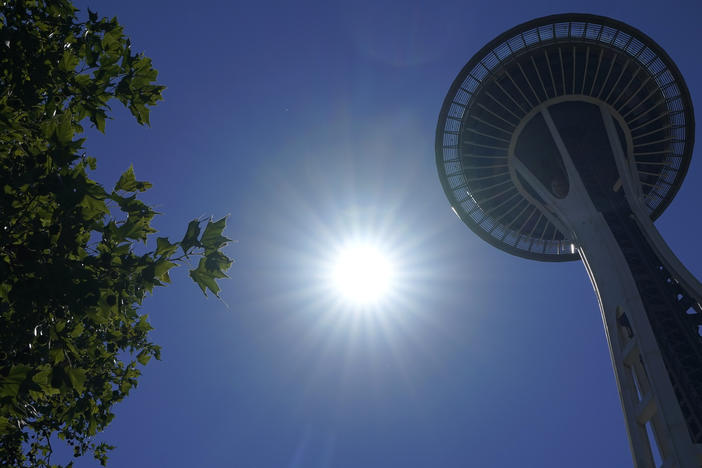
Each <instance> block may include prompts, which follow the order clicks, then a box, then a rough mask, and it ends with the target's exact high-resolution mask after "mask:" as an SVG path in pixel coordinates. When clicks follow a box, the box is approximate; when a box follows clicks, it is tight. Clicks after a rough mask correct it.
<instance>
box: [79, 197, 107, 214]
mask: <svg viewBox="0 0 702 468" xmlns="http://www.w3.org/2000/svg"><path fill="white" fill-rule="evenodd" d="M79 206H80V207H81V208H82V212H83V216H85V218H86V219H100V218H102V217H103V216H104V215H106V214H109V213H110V210H109V209H108V208H107V205H106V204H105V201H104V200H100V199H98V198H95V197H93V196H91V195H86V196H85V197H83V201H81V202H80V205H79Z"/></svg>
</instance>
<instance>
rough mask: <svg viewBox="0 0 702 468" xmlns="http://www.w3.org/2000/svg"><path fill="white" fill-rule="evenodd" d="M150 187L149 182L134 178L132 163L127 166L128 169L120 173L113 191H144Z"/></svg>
mask: <svg viewBox="0 0 702 468" xmlns="http://www.w3.org/2000/svg"><path fill="white" fill-rule="evenodd" d="M150 188H151V183H149V182H142V181H138V180H136V177H135V176H134V166H133V165H130V166H129V169H127V170H126V171H125V172H124V174H122V176H121V177H120V178H119V180H118V181H117V185H115V191H118V190H124V191H125V192H136V191H139V192H144V191H146V190H148V189H150Z"/></svg>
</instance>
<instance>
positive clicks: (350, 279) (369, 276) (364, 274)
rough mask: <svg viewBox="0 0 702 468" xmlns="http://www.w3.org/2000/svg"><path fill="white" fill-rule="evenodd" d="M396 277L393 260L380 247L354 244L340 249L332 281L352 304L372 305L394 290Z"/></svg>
mask: <svg viewBox="0 0 702 468" xmlns="http://www.w3.org/2000/svg"><path fill="white" fill-rule="evenodd" d="M394 276H395V272H394V266H393V264H392V262H391V261H390V259H389V258H388V256H387V255H384V254H383V252H382V251H381V250H380V249H378V248H377V247H374V246H372V245H364V244H354V245H350V246H346V247H345V248H343V249H342V250H340V251H339V253H338V256H337V258H336V260H335V262H334V268H333V272H332V281H333V283H334V286H335V288H336V290H337V291H338V292H339V293H340V294H341V296H342V297H343V298H344V299H345V300H347V301H348V302H350V303H351V304H355V305H369V304H373V303H377V302H378V301H380V300H381V299H382V298H383V297H385V296H386V295H387V294H388V293H389V292H390V290H391V289H392V285H393V280H394Z"/></svg>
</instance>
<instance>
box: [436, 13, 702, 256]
mask: <svg viewBox="0 0 702 468" xmlns="http://www.w3.org/2000/svg"><path fill="white" fill-rule="evenodd" d="M568 95H581V96H582V95H585V96H588V97H590V98H594V99H598V100H601V101H603V102H606V103H608V104H609V105H611V106H612V107H613V108H615V109H616V110H617V112H618V113H619V114H620V115H621V116H622V117H623V119H624V120H625V122H626V126H627V127H628V129H627V130H628V131H629V132H630V133H631V135H632V138H633V147H632V148H629V149H628V150H629V151H628V152H629V155H628V156H629V157H630V158H633V159H634V162H635V165H636V168H637V170H638V174H637V176H638V179H639V180H640V182H641V186H642V189H643V192H644V195H645V204H646V206H647V208H648V211H649V214H650V216H651V218H652V219H656V218H657V217H658V216H659V215H660V214H661V213H662V212H663V210H664V209H665V208H666V207H667V206H668V204H669V203H670V202H671V200H672V198H673V197H674V196H675V193H676V192H677V190H678V188H679V186H680V184H681V183H682V180H683V178H684V176H685V174H686V172H687V168H688V165H689V162H690V157H691V154H692V147H693V143H694V141H693V140H694V115H693V111H692V105H691V103H690V96H689V92H688V90H687V86H686V85H685V82H684V81H683V79H682V76H681V74H680V72H679V70H678V69H677V67H676V65H675V64H674V63H673V61H672V60H671V59H670V57H669V56H668V55H667V54H666V53H665V51H663V50H662V49H661V48H660V47H659V46H658V45H657V44H656V43H655V42H654V41H652V40H651V39H650V38H648V36H646V35H645V34H643V33H641V32H640V31H638V30H636V29H634V28H632V27H630V26H628V25H626V24H624V23H621V22H618V21H615V20H612V19H609V18H605V17H601V16H594V15H584V14H566V15H555V16H549V17H545V18H540V19H536V20H533V21H531V22H528V23H525V24H523V25H520V26H517V27H515V28H513V29H511V30H510V31H507V32H506V33H504V34H502V35H500V36H499V37H497V38H496V39H494V40H493V41H492V42H490V43H489V44H487V45H486V46H485V47H483V49H481V50H480V52H478V53H477V54H476V55H475V56H474V57H473V58H472V59H471V60H470V61H469V62H468V64H467V65H466V66H465V67H464V68H463V70H462V71H461V72H460V73H459V75H458V77H457V78H456V79H455V81H454V83H453V85H452V86H451V89H450V91H449V93H448V95H447V97H446V99H445V101H444V105H443V107H442V110H441V113H440V117H439V123H438V126H437V139H436V141H437V145H436V155H437V167H438V171H439V177H440V179H441V182H442V185H443V187H444V191H445V192H446V195H447V196H448V198H449V201H450V202H451V205H452V206H453V208H454V209H455V211H456V213H457V214H458V216H459V217H460V218H461V219H462V220H463V221H464V222H465V223H466V224H467V225H468V226H469V227H470V228H471V229H472V230H473V231H475V232H476V233H478V234H479V235H480V236H481V237H483V238H484V239H485V240H487V241H488V242H490V243H492V244H493V245H495V246H497V247H499V248H501V249H503V250H506V251H508V252H510V253H513V254H516V255H519V256H523V257H527V258H532V259H538V260H548V261H566V260H574V259H577V258H579V257H578V256H577V254H573V253H572V250H571V242H570V241H569V239H567V238H566V236H565V235H564V234H563V233H561V232H559V231H558V229H556V227H555V226H554V225H553V224H552V223H550V222H549V221H548V220H547V219H546V218H545V217H544V216H543V215H542V214H541V213H540V212H539V210H538V209H537V208H536V206H534V205H533V204H531V203H530V202H529V201H527V199H526V198H524V197H523V196H522V195H521V194H520V193H519V191H518V190H517V188H516V187H515V186H514V184H513V182H512V180H511V179H510V176H509V170H508V167H507V151H508V145H509V142H510V138H511V136H512V133H513V132H514V130H515V128H516V127H517V125H518V124H519V122H520V121H521V120H522V118H524V116H526V115H527V114H528V113H529V111H531V110H532V109H533V108H534V107H536V106H538V105H539V104H541V103H542V102H544V101H547V100H549V99H553V98H556V97H560V96H568Z"/></svg>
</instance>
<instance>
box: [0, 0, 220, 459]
mask: <svg viewBox="0 0 702 468" xmlns="http://www.w3.org/2000/svg"><path fill="white" fill-rule="evenodd" d="M156 78H157V72H156V70H155V69H154V68H153V67H152V64H151V60H150V59H148V58H147V57H145V56H143V55H141V54H134V53H133V52H132V51H131V45H130V42H129V39H128V38H127V37H126V36H125V35H124V31H123V29H122V26H120V24H119V23H118V22H117V20H116V19H114V18H113V19H106V18H99V17H98V15H97V14H95V13H93V12H90V11H89V12H88V18H87V20H81V19H79V17H78V11H77V10H76V8H74V7H73V5H72V4H71V3H70V2H69V1H67V0H46V1H43V0H36V1H22V0H8V1H6V2H4V3H3V4H2V6H0V324H1V325H0V464H2V465H3V466H57V465H52V463H51V454H52V451H53V450H52V447H51V440H52V437H53V436H56V435H57V436H58V437H59V438H60V439H62V440H64V441H66V443H67V444H69V445H70V446H71V447H72V448H73V451H74V454H75V456H82V455H84V454H86V453H92V454H93V456H94V457H95V458H97V459H98V460H100V461H101V462H102V463H103V464H105V463H106V461H107V453H108V451H109V449H111V448H112V447H110V446H109V445H107V444H106V443H97V442H96V441H95V439H94V436H95V435H96V434H97V433H98V432H100V431H101V430H103V429H104V428H105V427H106V426H107V425H108V424H109V423H110V421H111V420H112V418H113V417H114V414H113V412H112V408H113V405H114V404H115V403H117V402H119V401H120V400H122V399H123V398H125V397H126V396H127V395H128V394H129V392H130V390H131V389H132V388H134V386H135V385H136V384H137V381H138V378H139V375H140V370H139V367H138V364H142V365H144V364H146V363H147V362H148V361H149V359H151V358H152V357H155V358H157V359H158V358H159V356H160V348H159V347H158V346H157V345H155V344H154V343H152V342H150V341H149V337H148V333H149V330H151V326H150V325H149V322H148V320H147V316H146V315H144V314H140V313H139V307H140V305H141V304H142V302H143V301H144V299H145V297H146V295H147V293H151V292H153V289H154V287H155V286H163V285H165V284H167V283H169V282H170V277H169V271H170V269H171V268H173V267H174V266H176V265H178V264H180V263H182V262H184V261H187V260H188V258H190V257H192V256H198V257H199V264H198V265H197V266H196V267H195V268H192V269H191V271H190V276H191V277H192V279H193V280H194V281H195V282H196V283H197V284H198V285H199V286H200V288H201V289H202V291H203V293H206V291H207V289H209V290H210V291H211V292H212V293H214V294H215V295H218V294H219V286H218V285H217V283H216V280H217V279H219V278H224V277H226V275H225V271H226V270H227V269H228V268H229V266H230V265H231V263H232V260H231V259H230V258H228V257H227V256H226V255H225V254H224V253H222V248H223V247H224V246H225V245H226V243H227V242H228V241H229V239H227V238H226V237H224V236H223V235H222V232H223V230H224V227H225V222H226V220H225V218H222V219H220V220H218V221H213V220H194V221H192V222H191V223H190V224H189V225H188V227H187V231H186V234H185V236H184V237H183V238H182V240H180V241H178V242H171V241H170V240H168V239H167V238H165V237H158V238H157V239H156V242H155V244H156V246H155V249H153V250H150V251H148V252H146V253H137V251H136V250H135V245H136V244H137V243H139V242H144V243H146V242H147V240H148V239H151V238H152V236H153V235H154V233H155V232H156V231H155V229H153V228H152V227H151V222H152V220H153V218H154V216H155V215H156V214H157V213H156V212H155V211H154V210H153V209H152V207H150V206H149V205H147V204H146V203H144V202H143V201H142V200H140V199H139V198H138V196H139V194H140V193H141V192H144V191H145V190H148V189H149V187H150V186H151V184H149V183H148V182H145V181H138V180H137V179H136V177H135V174H134V170H133V168H132V167H130V168H129V169H128V170H127V171H126V172H125V173H124V174H123V175H122V176H121V177H120V179H119V180H118V181H117V183H116V185H115V186H114V188H113V189H112V190H109V191H108V190H106V189H105V188H104V187H103V186H101V185H100V184H98V183H97V182H95V181H94V180H92V179H91V178H90V176H89V170H91V169H95V166H96V160H95V159H94V158H92V157H89V156H87V155H86V154H85V153H84V151H83V146H84V141H85V139H84V138H81V137H80V135H81V134H82V132H83V125H84V124H85V123H87V122H90V123H91V124H92V125H94V126H95V127H96V128H97V129H98V130H99V131H103V132H104V131H105V126H106V120H109V111H110V107H109V105H108V104H109V103H110V102H112V101H113V100H114V99H117V100H118V101H119V102H121V103H122V104H124V105H125V106H126V107H127V108H128V109H129V110H130V111H131V113H132V115H133V116H134V118H135V119H136V121H137V122H138V123H140V124H147V125H148V124H149V110H150V107H151V106H153V105H154V104H156V103H157V102H158V101H159V100H160V99H161V93H162V91H163V89H164V87H163V86H161V85H158V84H155V80H156ZM141 250H145V249H141ZM54 440H55V439H54ZM69 466H70V464H69Z"/></svg>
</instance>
